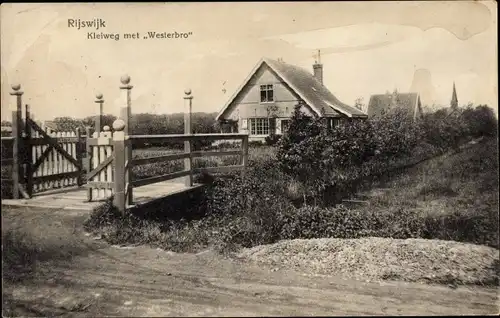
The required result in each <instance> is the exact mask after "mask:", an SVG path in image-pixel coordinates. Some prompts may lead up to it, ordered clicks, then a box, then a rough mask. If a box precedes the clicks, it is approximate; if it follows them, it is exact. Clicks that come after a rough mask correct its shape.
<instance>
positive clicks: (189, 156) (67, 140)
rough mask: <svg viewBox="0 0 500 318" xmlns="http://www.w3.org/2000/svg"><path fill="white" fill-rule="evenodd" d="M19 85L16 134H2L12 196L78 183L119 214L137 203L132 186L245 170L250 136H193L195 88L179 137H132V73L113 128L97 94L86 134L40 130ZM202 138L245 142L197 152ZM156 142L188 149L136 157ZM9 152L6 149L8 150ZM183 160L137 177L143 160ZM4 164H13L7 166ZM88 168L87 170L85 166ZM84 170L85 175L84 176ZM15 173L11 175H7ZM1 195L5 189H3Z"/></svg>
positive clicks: (188, 95)
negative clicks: (201, 163)
mask: <svg viewBox="0 0 500 318" xmlns="http://www.w3.org/2000/svg"><path fill="white" fill-rule="evenodd" d="M20 88H21V87H20V85H13V86H12V89H13V92H11V95H13V96H15V98H16V104H17V107H16V110H15V111H13V112H12V137H2V188H3V187H4V185H11V188H12V197H13V198H14V199H18V198H19V197H20V196H23V197H24V198H30V197H32V195H33V194H34V193H37V192H43V191H46V190H49V189H56V188H67V187H75V186H76V187H80V186H82V185H85V187H86V188H87V200H88V201H96V200H103V199H106V198H109V197H111V196H112V197H113V198H114V200H113V201H114V204H115V205H116V206H117V208H118V209H119V210H120V211H121V212H123V213H124V212H125V210H126V209H127V207H129V206H131V205H133V204H134V202H133V188H134V187H135V188H137V187H142V186H146V185H149V184H152V183H157V182H161V181H166V180H171V179H176V178H184V184H185V186H186V187H192V186H193V176H194V175H195V174H197V173H201V172H212V173H213V172H227V171H233V170H241V171H242V173H243V174H244V172H245V168H246V166H247V161H248V134H236V133H231V134H193V133H192V126H191V113H192V100H193V96H192V95H191V91H190V90H187V91H186V92H185V96H184V104H185V116H184V134H179V135H130V134H129V121H130V115H131V90H132V85H130V77H128V76H122V78H121V86H120V89H121V90H122V95H123V101H124V104H125V107H122V109H121V111H120V117H121V118H119V119H117V120H116V121H115V122H114V123H113V130H111V129H110V127H108V126H104V127H102V130H101V118H102V109H103V103H104V100H103V95H102V94H97V95H96V101H95V103H96V104H97V105H98V109H97V115H96V118H95V132H94V133H93V134H91V131H90V129H89V128H87V130H86V134H85V135H82V134H81V133H80V131H79V130H76V131H74V132H52V131H50V130H49V129H46V128H42V127H40V125H38V124H37V123H36V122H35V121H34V120H33V116H32V114H31V113H30V109H29V106H28V105H26V110H25V118H24V119H25V120H23V116H22V109H21V105H22V100H21V96H22V94H23V92H22V91H20ZM199 140H205V141H218V140H241V148H240V149H239V150H231V151H193V144H194V143H195V142H197V141H199ZM158 141H163V142H165V141H184V152H183V153H176V154H168V155H163V156H156V157H150V158H136V159H133V158H132V148H133V146H134V144H144V143H148V142H158ZM4 149H6V150H11V151H10V153H11V154H12V157H11V158H5V156H4V151H3V150H4ZM8 152H9V151H6V153H8ZM228 155H233V156H234V155H238V156H239V158H240V159H239V163H238V164H237V165H231V166H222V167H205V168H194V167H193V159H194V158H199V157H213V156H217V157H220V156H228ZM179 159H183V160H184V168H183V170H182V171H176V172H171V173H166V174H162V175H159V176H153V177H148V178H143V179H135V178H134V176H133V174H132V167H134V166H140V165H143V164H149V163H156V162H165V161H171V160H179ZM4 164H7V165H10V166H11V167H12V170H11V171H8V172H6V170H4ZM84 167H86V169H84ZM84 170H87V171H86V175H84ZM9 175H10V176H11V178H10V179H9V178H8V176H9ZM2 195H3V193H2Z"/></svg>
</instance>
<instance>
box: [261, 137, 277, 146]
mask: <svg viewBox="0 0 500 318" xmlns="http://www.w3.org/2000/svg"><path fill="white" fill-rule="evenodd" d="M280 139H281V135H270V136H267V137H266V139H265V144H266V145H267V146H274V145H276V144H277V143H278V141H279V140H280Z"/></svg>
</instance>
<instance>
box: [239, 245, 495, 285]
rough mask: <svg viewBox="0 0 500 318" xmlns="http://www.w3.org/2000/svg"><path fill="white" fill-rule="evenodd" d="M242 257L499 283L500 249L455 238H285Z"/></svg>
mask: <svg viewBox="0 0 500 318" xmlns="http://www.w3.org/2000/svg"><path fill="white" fill-rule="evenodd" d="M238 258H242V259H245V260H248V261H252V262H255V263H257V264H261V265H268V266H271V267H273V268H287V269H294V270H298V271H302V272H306V273H309V274H323V275H342V276H344V277H346V278H355V279H362V280H370V281H377V280H378V281H380V280H404V281H411V282H425V283H441V284H452V285H455V284H476V285H498V268H499V251H498V250H497V249H494V248H491V247H487V246H481V245H474V244H464V243H458V242H454V241H441V240H425V239H406V240H399V239H390V238H377V237H369V238H361V239H331V238H326V239H311V240H287V241H281V242H278V243H276V244H272V245H262V246H256V247H253V248H249V249H244V250H243V251H241V252H240V253H239V255H238Z"/></svg>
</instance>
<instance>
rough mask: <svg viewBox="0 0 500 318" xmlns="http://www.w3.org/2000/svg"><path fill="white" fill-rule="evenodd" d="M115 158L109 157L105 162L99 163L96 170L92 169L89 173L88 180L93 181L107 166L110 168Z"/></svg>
mask: <svg viewBox="0 0 500 318" xmlns="http://www.w3.org/2000/svg"><path fill="white" fill-rule="evenodd" d="M113 158H114V157H113V156H110V157H107V158H106V159H105V160H104V161H103V162H101V163H99V164H98V165H97V167H96V168H94V169H92V171H90V172H89V173H87V180H90V179H92V178H93V177H94V176H96V175H97V174H98V173H100V172H101V170H103V169H104V168H106V166H108V165H109V164H110V163H111V162H112V161H113Z"/></svg>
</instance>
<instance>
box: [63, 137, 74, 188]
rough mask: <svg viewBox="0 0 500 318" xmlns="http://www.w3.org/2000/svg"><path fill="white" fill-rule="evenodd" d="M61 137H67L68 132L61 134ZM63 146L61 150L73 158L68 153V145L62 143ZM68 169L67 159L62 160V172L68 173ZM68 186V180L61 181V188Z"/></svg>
mask: <svg viewBox="0 0 500 318" xmlns="http://www.w3.org/2000/svg"><path fill="white" fill-rule="evenodd" d="M61 135H62V136H63V138H64V137H67V136H68V132H62V133H61ZM62 146H63V149H64V150H65V151H66V152H67V153H68V155H69V156H70V157H72V158H74V157H73V156H72V155H71V153H70V152H69V147H68V146H69V145H68V143H67V142H63V144H62ZM69 167H70V162H69V160H68V159H66V158H64V160H63V172H69ZM68 185H69V180H68V179H64V180H63V186H64V187H67V186H68Z"/></svg>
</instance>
